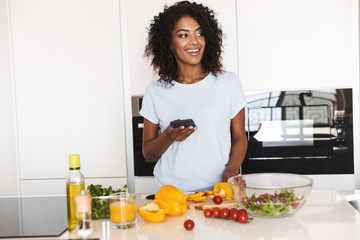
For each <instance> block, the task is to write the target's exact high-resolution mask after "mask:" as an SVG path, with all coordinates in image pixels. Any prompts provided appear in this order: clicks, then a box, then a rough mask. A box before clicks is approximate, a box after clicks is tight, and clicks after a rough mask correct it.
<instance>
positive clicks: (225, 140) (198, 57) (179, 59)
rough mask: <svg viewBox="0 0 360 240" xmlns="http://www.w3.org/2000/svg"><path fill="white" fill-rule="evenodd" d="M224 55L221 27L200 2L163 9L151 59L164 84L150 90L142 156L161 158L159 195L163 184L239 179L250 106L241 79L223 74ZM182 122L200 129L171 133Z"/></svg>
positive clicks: (198, 186)
mask: <svg viewBox="0 0 360 240" xmlns="http://www.w3.org/2000/svg"><path fill="white" fill-rule="evenodd" d="M221 52H222V30H221V29H220V28H219V26H218V22H217V20H216V19H215V18H214V13H213V11H211V10H210V9H208V8H207V7H205V6H203V5H201V4H197V3H190V2H188V1H183V2H178V3H176V4H174V5H173V6H170V7H165V9H164V11H163V12H162V13H160V14H159V15H158V16H155V17H154V19H153V21H152V23H151V25H150V29H149V39H148V44H147V46H146V49H145V56H147V57H152V62H151V64H152V66H153V67H154V70H155V71H156V72H157V73H158V75H159V76H160V79H159V80H158V81H153V82H152V83H151V84H150V85H149V86H148V88H147V90H146V93H145V95H144V99H143V102H142V109H141V111H140V114H141V115H142V116H143V117H144V131H143V155H144V157H145V158H146V159H147V160H157V159H159V161H158V162H157V164H156V166H155V169H154V176H155V182H154V186H153V191H154V192H157V191H158V190H159V189H160V187H161V186H162V185H165V184H171V185H174V186H176V187H178V188H179V189H181V190H182V191H185V192H192V191H203V190H205V189H212V187H213V186H214V185H215V184H216V183H218V182H221V181H227V179H228V178H229V177H232V176H235V175H238V172H239V169H240V166H241V163H242V161H243V159H244V156H245V154H246V149H247V140H246V134H245V129H244V118H245V117H244V116H245V113H244V106H245V104H246V101H245V96H244V94H243V90H242V87H241V83H240V81H239V79H238V78H237V77H236V76H235V74H233V73H230V72H226V71H223V69H222V64H221ZM176 119H193V120H194V122H195V124H196V126H195V127H193V126H188V127H184V126H180V127H177V128H173V127H172V126H171V125H170V122H171V121H173V120H176ZM159 127H160V132H161V133H160V134H158V129H159Z"/></svg>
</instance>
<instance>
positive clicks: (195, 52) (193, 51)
mask: <svg viewBox="0 0 360 240" xmlns="http://www.w3.org/2000/svg"><path fill="white" fill-rule="evenodd" d="M186 52H187V53H190V54H191V55H192V56H197V55H198V54H199V52H200V49H199V48H196V49H187V50H186Z"/></svg>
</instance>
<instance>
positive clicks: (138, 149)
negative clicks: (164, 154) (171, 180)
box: [131, 96, 156, 176]
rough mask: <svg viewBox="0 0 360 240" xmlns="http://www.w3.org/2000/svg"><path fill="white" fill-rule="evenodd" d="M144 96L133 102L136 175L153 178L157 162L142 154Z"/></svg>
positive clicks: (134, 97)
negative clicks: (142, 108)
mask: <svg viewBox="0 0 360 240" xmlns="http://www.w3.org/2000/svg"><path fill="white" fill-rule="evenodd" d="M142 99H143V97H142V96H133V97H132V98H131V101H132V116H133V117H132V125H133V146H134V175H135V176H153V170H154V167H155V164H156V161H155V162H154V161H148V160H146V159H145V158H144V156H143V154H142V135H143V127H144V118H143V117H142V116H141V115H140V114H139V111H140V109H141V104H142Z"/></svg>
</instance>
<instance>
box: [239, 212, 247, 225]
mask: <svg viewBox="0 0 360 240" xmlns="http://www.w3.org/2000/svg"><path fill="white" fill-rule="evenodd" d="M248 218H249V217H248V215H247V212H246V211H245V210H244V209H240V210H239V213H238V221H239V222H241V223H246V221H247V220H248Z"/></svg>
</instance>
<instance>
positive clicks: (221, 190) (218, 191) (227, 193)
mask: <svg viewBox="0 0 360 240" xmlns="http://www.w3.org/2000/svg"><path fill="white" fill-rule="evenodd" d="M213 192H214V195H215V196H221V197H222V198H223V199H224V200H233V199H234V197H233V195H232V193H231V189H230V186H229V183H227V182H221V183H217V184H215V186H214V191H213Z"/></svg>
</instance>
